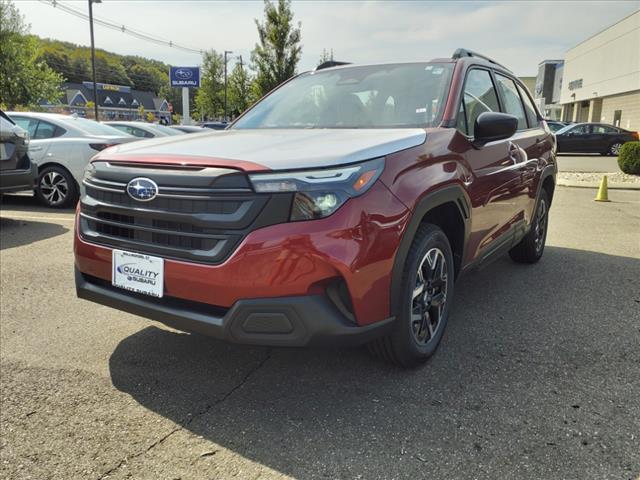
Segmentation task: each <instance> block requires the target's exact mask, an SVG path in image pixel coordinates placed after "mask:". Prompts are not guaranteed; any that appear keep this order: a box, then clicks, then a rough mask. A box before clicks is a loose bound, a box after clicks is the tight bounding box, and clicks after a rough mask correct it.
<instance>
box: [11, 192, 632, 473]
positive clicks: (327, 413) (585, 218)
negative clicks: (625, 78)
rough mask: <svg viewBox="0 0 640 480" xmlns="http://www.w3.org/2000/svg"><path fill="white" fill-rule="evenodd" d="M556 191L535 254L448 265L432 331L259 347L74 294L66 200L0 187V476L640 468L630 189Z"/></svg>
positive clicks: (611, 470) (620, 470)
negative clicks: (412, 347)
mask: <svg viewBox="0 0 640 480" xmlns="http://www.w3.org/2000/svg"><path fill="white" fill-rule="evenodd" d="M594 195H595V191H593V190H589V189H568V188H558V191H557V193H556V198H555V200H554V206H553V208H552V210H551V223H550V231H549V238H548V242H547V249H546V252H545V256H544V258H543V259H542V261H541V262H540V263H539V264H537V265H534V266H522V265H516V264H514V263H511V262H510V261H509V260H508V259H503V260H499V261H497V262H496V263H494V264H492V265H490V266H489V267H487V268H485V269H483V270H480V271H477V272H474V273H471V274H469V275H467V276H466V277H463V278H462V279H461V281H460V282H459V283H458V284H457V286H456V302H455V306H454V308H453V312H452V316H451V318H450V321H449V325H448V328H447V331H446V332H445V336H444V339H443V343H442V345H441V347H440V349H439V351H438V353H437V354H436V355H435V357H434V358H432V360H431V361H430V362H429V363H428V364H427V365H426V366H424V367H423V368H420V369H417V370H410V371H404V370H399V369H397V368H394V367H391V366H388V365H386V364H384V363H382V362H380V361H377V360H374V359H372V358H370V357H369V356H368V354H367V353H366V351H365V350H364V349H345V350H318V349H314V350H307V349H279V348H274V349H270V348H254V347H244V346H234V345H228V344H224V343H220V342H217V341H214V340H211V339H208V338H204V337H200V336H196V335H188V334H183V333H179V332H176V331H172V330H170V329H167V328H164V327H162V326H161V325H159V324H156V323H153V322H150V321H147V320H144V319H141V318H137V317H134V316H131V315H128V314H124V313H119V312H117V311H114V310H110V309H108V308H105V307H101V306H97V305H94V304H90V303H87V302H84V301H81V300H78V299H76V298H75V292H74V287H73V274H72V272H73V257H72V251H71V247H72V228H73V220H72V213H71V212H69V211H66V212H55V211H51V210H45V209H42V208H40V207H37V206H35V203H34V201H33V200H32V199H31V198H28V197H7V198H6V199H5V200H4V204H3V208H2V215H1V216H2V220H1V236H0V246H1V251H0V269H1V280H2V284H1V295H0V297H1V299H0V302H1V303H0V307H1V313H2V321H1V322H0V354H1V355H0V362H1V363H0V368H1V375H0V380H1V386H2V389H1V401H2V403H1V409H0V416H1V428H2V431H1V435H0V437H1V440H0V442H1V443H0V457H1V467H0V476H2V478H8V479H9V478H10V479H29V478H32V479H47V478H52V479H53V478H55V479H75V478H82V479H84V478H88V479H103V478H110V479H124V478H135V479H183V480H186V479H205V478H206V479H226V478H241V479H253V478H255V479H257V478H261V479H262V478H288V477H292V478H303V479H306V478H339V479H351V478H353V479H357V478H361V479H377V478H380V479H405V478H406V479H416V478H431V479H436V478H442V479H445V478H446V479H453V478H464V479H472V478H478V479H480V478H482V479H484V478H486V479H511V478H517V479H541V478H545V479H546V478H549V479H551V478H553V479H581V480H584V479H636V478H638V475H639V474H640V401H639V399H640V348H639V345H640V287H639V281H640V237H639V232H640V194H639V193H638V192H631V191H615V192H610V198H611V200H612V202H611V203H596V202H593V201H592V198H593V197H594Z"/></svg>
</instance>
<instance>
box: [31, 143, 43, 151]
mask: <svg viewBox="0 0 640 480" xmlns="http://www.w3.org/2000/svg"><path fill="white" fill-rule="evenodd" d="M29 150H31V151H32V152H39V151H40V150H42V147H38V146H37V145H36V146H33V147H29Z"/></svg>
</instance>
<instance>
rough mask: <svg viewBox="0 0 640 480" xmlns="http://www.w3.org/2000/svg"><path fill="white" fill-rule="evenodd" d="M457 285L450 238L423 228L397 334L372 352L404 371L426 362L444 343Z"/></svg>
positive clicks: (408, 269) (410, 259)
mask: <svg viewBox="0 0 640 480" xmlns="http://www.w3.org/2000/svg"><path fill="white" fill-rule="evenodd" d="M453 281H454V266H453V254H452V252H451V246H450V245H449V240H448V239H447V236H446V235H445V234H444V232H443V231H442V230H441V229H440V228H438V227H437V226H435V225H431V224H425V225H422V226H421V227H420V228H419V229H418V232H417V233H416V237H415V239H414V241H413V244H412V245H411V249H410V250H409V254H408V256H407V261H406V263H405V268H404V272H403V277H402V289H401V295H400V308H399V312H398V316H397V318H396V321H395V325H394V330H393V332H392V333H391V334H390V335H388V336H386V337H383V338H379V339H376V340H374V341H373V342H371V343H370V344H369V350H370V351H371V352H372V353H374V354H375V355H377V356H380V357H382V358H384V359H385V360H387V361H390V362H392V363H395V364H398V365H400V366H403V367H413V366H416V365H419V364H421V363H423V362H425V361H426V360H427V359H428V358H429V357H430V356H431V355H433V353H434V352H435V350H436V348H437V347H438V344H439V343H440V340H441V339H442V334H443V332H444V329H445V326H446V324H447V319H448V316H449V309H450V304H451V300H452V298H453V284H454V282H453Z"/></svg>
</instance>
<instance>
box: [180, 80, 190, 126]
mask: <svg viewBox="0 0 640 480" xmlns="http://www.w3.org/2000/svg"><path fill="white" fill-rule="evenodd" d="M182 124H183V125H191V117H190V116H189V87H182Z"/></svg>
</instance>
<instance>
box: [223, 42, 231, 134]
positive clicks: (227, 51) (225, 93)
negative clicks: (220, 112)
mask: <svg viewBox="0 0 640 480" xmlns="http://www.w3.org/2000/svg"><path fill="white" fill-rule="evenodd" d="M230 53H233V52H232V51H230V50H225V51H224V121H225V122H226V121H227V55H228V54H230Z"/></svg>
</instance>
